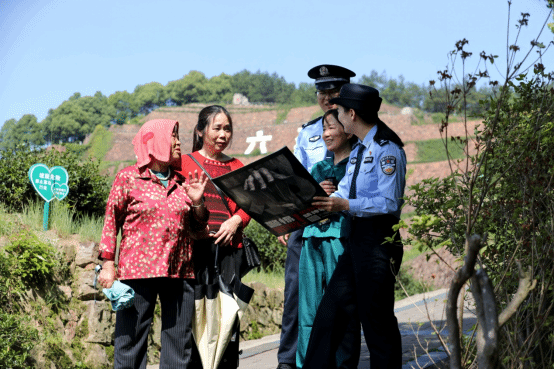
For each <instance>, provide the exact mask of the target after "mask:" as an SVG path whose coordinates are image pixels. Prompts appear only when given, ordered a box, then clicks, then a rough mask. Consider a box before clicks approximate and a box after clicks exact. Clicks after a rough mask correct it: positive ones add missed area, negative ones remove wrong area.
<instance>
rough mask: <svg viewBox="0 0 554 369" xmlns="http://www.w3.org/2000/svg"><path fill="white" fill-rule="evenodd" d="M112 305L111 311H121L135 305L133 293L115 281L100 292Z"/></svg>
mask: <svg viewBox="0 0 554 369" xmlns="http://www.w3.org/2000/svg"><path fill="white" fill-rule="evenodd" d="M102 292H104V295H106V297H107V298H108V299H110V302H111V303H112V309H113V311H118V310H123V309H126V308H128V307H131V306H133V304H134V303H135V291H134V290H133V289H132V288H131V287H129V286H127V285H126V284H124V283H121V282H120V281H115V282H114V283H113V284H112V286H111V287H110V288H104V289H103V290H102Z"/></svg>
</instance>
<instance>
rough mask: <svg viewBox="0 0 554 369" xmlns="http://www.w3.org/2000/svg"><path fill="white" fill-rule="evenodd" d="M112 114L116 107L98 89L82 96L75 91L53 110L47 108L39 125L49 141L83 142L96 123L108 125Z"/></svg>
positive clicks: (113, 116)
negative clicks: (91, 93) (46, 112)
mask: <svg viewBox="0 0 554 369" xmlns="http://www.w3.org/2000/svg"><path fill="white" fill-rule="evenodd" d="M115 117H116V109H115V108H114V107H113V106H112V105H111V104H110V103H109V100H108V98H107V97H106V96H104V95H102V93H101V92H99V91H98V92H96V94H95V95H94V96H84V97H81V94H80V93H78V92H77V93H75V94H73V96H71V97H70V98H69V99H68V100H66V101H64V102H63V103H62V104H61V105H60V106H58V107H57V108H56V109H54V110H53V109H50V110H49V111H48V115H47V116H46V118H45V119H44V120H43V121H42V122H41V126H42V130H43V135H44V137H45V139H46V141H48V142H50V143H59V142H71V141H82V140H84V139H85V136H86V135H87V134H89V133H91V132H92V130H93V129H94V127H96V126H97V125H98V124H101V125H103V126H105V127H108V126H109V125H110V124H111V122H112V121H114V120H115Z"/></svg>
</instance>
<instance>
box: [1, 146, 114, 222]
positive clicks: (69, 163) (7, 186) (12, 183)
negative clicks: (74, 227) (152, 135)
mask: <svg viewBox="0 0 554 369" xmlns="http://www.w3.org/2000/svg"><path fill="white" fill-rule="evenodd" d="M37 163H43V164H45V165H47V166H48V167H50V168H51V167H53V166H57V165H59V166H63V167H64V168H65V169H66V170H67V173H68V175H69V181H68V187H69V194H68V195H67V197H66V198H65V199H64V200H63V201H64V202H67V203H68V204H69V206H70V207H71V208H72V209H73V210H74V211H75V212H76V213H77V214H95V215H98V216H102V215H103V214H104V212H105V207H106V200H107V198H108V193H109V184H108V181H107V178H106V177H105V176H103V175H101V174H100V171H99V163H98V161H96V160H95V159H86V160H82V159H81V157H80V155H79V153H78V152H77V150H67V151H66V152H58V151H56V150H51V151H46V150H35V151H33V150H31V149H30V148H29V147H28V146H26V145H20V146H18V147H17V148H16V150H15V151H13V152H8V151H4V152H2V157H1V158H0V199H1V200H0V201H1V202H3V203H4V205H5V207H6V210H9V211H21V210H22V209H23V207H24V206H26V205H27V204H29V203H30V202H32V201H42V199H41V198H40V197H39V196H38V194H37V193H36V191H35V189H34V188H33V186H32V184H31V182H30V181H29V177H28V174H27V173H28V171H29V168H30V167H31V166H32V165H33V164H37ZM53 201H57V200H53Z"/></svg>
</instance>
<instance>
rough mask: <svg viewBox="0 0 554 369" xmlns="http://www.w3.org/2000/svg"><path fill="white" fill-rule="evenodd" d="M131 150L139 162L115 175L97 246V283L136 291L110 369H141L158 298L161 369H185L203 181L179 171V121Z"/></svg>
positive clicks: (163, 125) (162, 125) (142, 136)
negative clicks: (194, 244) (193, 242)
mask: <svg viewBox="0 0 554 369" xmlns="http://www.w3.org/2000/svg"><path fill="white" fill-rule="evenodd" d="M133 145H134V148H135V154H136V156H137V163H136V164H135V165H133V166H130V167H127V168H125V169H123V170H121V171H120V172H119V173H117V175H116V177H115V180H114V183H113V185H112V190H111V192H110V195H109V197H108V203H107V206H106V217H105V220H104V229H103V231H102V241H101V243H100V248H99V251H100V258H102V259H103V260H104V264H103V268H102V271H101V272H100V275H99V278H98V281H99V283H100V285H102V286H103V287H105V288H109V287H110V286H111V285H112V283H113V282H114V281H115V280H116V279H119V280H121V281H123V282H124V283H125V284H127V285H129V286H131V287H132V288H133V289H134V291H135V303H134V305H133V306H132V307H130V308H127V309H124V310H119V311H118V312H117V315H116V324H115V344H114V348H115V355H114V364H115V368H116V369H123V368H125V369H127V368H129V369H131V368H132V369H137V368H142V369H144V368H146V358H147V355H146V349H147V341H148V340H147V338H148V332H149V330H150V325H151V323H152V318H153V314H154V307H155V305H156V299H157V297H158V296H159V297H160V304H161V307H162V333H161V345H162V348H161V356H160V367H163V368H177V367H178V368H186V367H187V366H188V363H189V361H190V353H191V347H192V333H191V330H192V319H193V316H194V288H193V278H194V270H193V265H192V262H191V256H192V248H191V238H197V237H202V236H204V237H205V235H206V234H207V221H208V217H209V212H208V210H207V209H206V207H205V206H204V198H203V195H204V188H205V186H206V182H207V177H204V173H202V172H200V173H199V172H198V171H195V172H194V174H193V173H190V172H189V173H188V180H186V179H185V177H184V176H182V175H181V174H179V173H177V172H176V170H179V169H180V167H181V148H180V145H181V143H180V142H179V123H178V122H177V121H174V120H167V119H158V120H151V121H148V122H146V123H145V124H144V125H143V126H142V127H141V129H140V131H139V132H138V133H137V135H136V136H135V138H134V139H133ZM119 231H121V236H122V237H121V243H120V246H119V259H118V264H117V268H116V265H115V256H116V243H117V234H118V232H119Z"/></svg>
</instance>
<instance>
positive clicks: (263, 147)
mask: <svg viewBox="0 0 554 369" xmlns="http://www.w3.org/2000/svg"><path fill="white" fill-rule="evenodd" d="M272 137H273V136H271V135H268V136H264V131H257V132H256V136H254V137H247V138H246V142H248V143H250V145H248V147H247V148H246V151H245V152H244V155H248V154H250V153H251V152H252V151H254V149H255V148H256V144H257V143H258V142H259V143H260V153H262V154H267V146H266V144H265V143H266V142H268V141H271V138H272Z"/></svg>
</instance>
